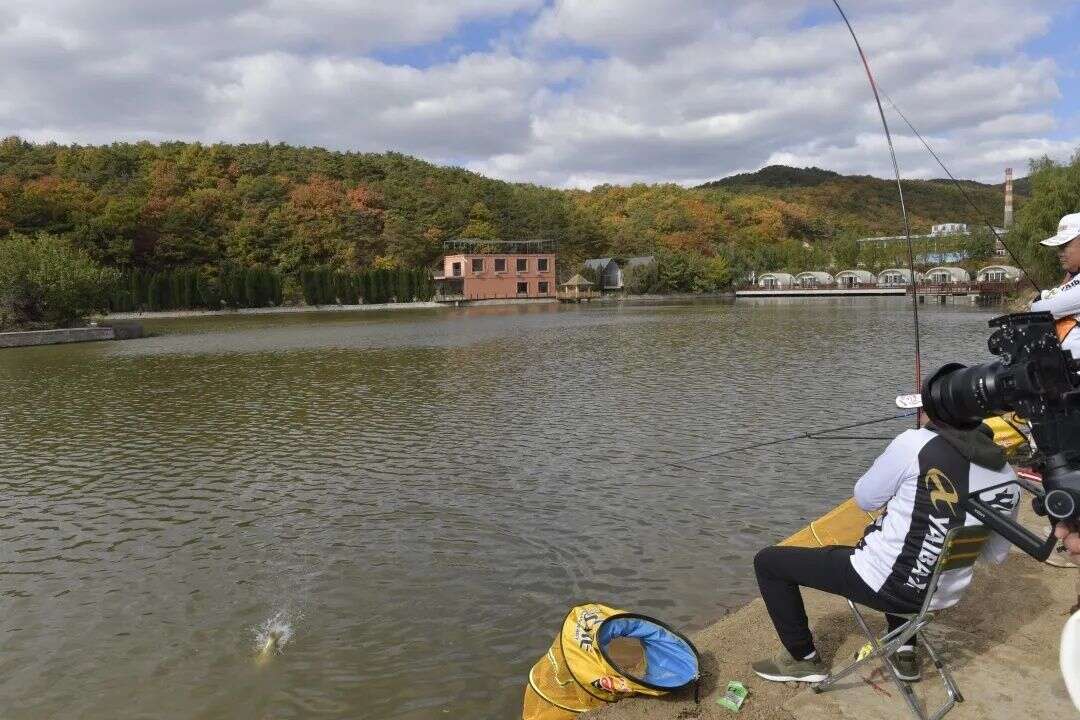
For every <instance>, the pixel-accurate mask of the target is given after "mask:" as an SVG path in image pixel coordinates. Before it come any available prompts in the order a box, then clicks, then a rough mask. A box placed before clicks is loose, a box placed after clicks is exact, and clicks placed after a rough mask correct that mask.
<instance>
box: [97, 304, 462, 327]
mask: <svg viewBox="0 0 1080 720" xmlns="http://www.w3.org/2000/svg"><path fill="white" fill-rule="evenodd" d="M441 307H444V304H443V303H437V302H409V303H372V304H369V305H283V306H281V307H261V308H235V309H230V310H161V311H156V312H155V311H147V312H123V313H109V314H108V315H97V316H94V317H93V318H92V319H93V321H94V322H99V323H100V322H108V321H111V320H159V319H160V320H169V319H174V318H198V317H235V316H238V315H289V314H297V313H320V312H369V311H375V310H430V309H432V308H441Z"/></svg>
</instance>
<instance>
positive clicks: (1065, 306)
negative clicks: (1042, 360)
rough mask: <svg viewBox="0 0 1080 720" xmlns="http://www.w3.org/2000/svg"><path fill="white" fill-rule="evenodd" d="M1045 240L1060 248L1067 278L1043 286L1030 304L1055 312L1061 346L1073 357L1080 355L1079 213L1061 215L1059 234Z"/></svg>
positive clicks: (1038, 309)
mask: <svg viewBox="0 0 1080 720" xmlns="http://www.w3.org/2000/svg"><path fill="white" fill-rule="evenodd" d="M1042 244H1043V245H1046V246H1047V247H1052V248H1056V249H1057V253H1058V259H1059V260H1060V261H1061V267H1062V268H1063V269H1064V270H1065V282H1063V283H1062V284H1061V285H1059V286H1058V287H1056V288H1054V289H1053V290H1044V291H1043V293H1042V299H1041V300H1037V301H1036V302H1034V303H1032V304H1031V310H1032V312H1049V313H1052V314H1053V316H1054V318H1055V319H1056V320H1057V335H1058V340H1060V341H1061V346H1062V347H1063V348H1065V349H1066V350H1071V351H1072V354H1073V357H1074V358H1080V329H1077V320H1078V319H1080V213H1072V214H1071V215H1066V216H1065V217H1063V218H1061V222H1060V223H1058V230H1057V234H1056V235H1054V236H1053V237H1050V238H1047V239H1045V240H1043V241H1042Z"/></svg>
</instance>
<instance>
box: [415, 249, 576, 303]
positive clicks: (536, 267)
mask: <svg viewBox="0 0 1080 720" xmlns="http://www.w3.org/2000/svg"><path fill="white" fill-rule="evenodd" d="M445 249H446V251H447V254H446V257H444V258H443V268H442V270H443V271H442V274H441V275H436V276H435V287H436V290H437V295H436V299H438V298H439V296H443V297H446V298H460V299H465V300H494V299H500V298H554V297H555V295H556V290H557V288H556V286H555V252H554V243H551V242H550V241H545V240H528V241H510V242H502V243H499V242H490V241H480V240H455V241H450V242H447V243H446V245H445ZM492 250H496V251H503V252H490V251H492ZM455 251H456V252H455Z"/></svg>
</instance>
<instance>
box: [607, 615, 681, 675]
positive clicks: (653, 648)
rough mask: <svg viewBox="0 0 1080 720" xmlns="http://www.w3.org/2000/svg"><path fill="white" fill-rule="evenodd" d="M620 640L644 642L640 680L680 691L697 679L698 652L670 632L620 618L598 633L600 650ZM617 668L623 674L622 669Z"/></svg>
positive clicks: (647, 622) (638, 621)
mask: <svg viewBox="0 0 1080 720" xmlns="http://www.w3.org/2000/svg"><path fill="white" fill-rule="evenodd" d="M620 637H624V638H636V639H637V640H638V641H640V642H641V648H642V651H643V652H644V653H645V676H644V677H642V678H640V679H641V680H644V681H645V682H647V683H649V684H650V685H656V686H657V687H662V688H679V687H682V686H683V685H686V684H687V683H689V682H691V681H693V680H695V679H697V676H698V658H697V653H695V652H694V649H693V648H692V647H691V646H690V645H689V644H688V643H687V642H686V641H685V640H683V639H682V638H681V637H679V636H678V635H675V634H674V633H672V632H671V631H670V630H667V629H665V628H663V627H661V626H660V625H657V624H656V623H654V622H651V621H649V620H646V619H645V618H640V617H617V618H612V619H610V620H606V621H604V623H603V624H602V625H601V626H600V631H599V632H598V633H597V639H598V640H599V642H600V647H602V648H605V650H606V649H607V646H608V644H609V643H610V642H611V641H612V640H614V639H615V638H620ZM617 669H618V670H619V671H620V672H623V670H622V668H617ZM624 674H627V675H629V673H624ZM629 676H630V677H633V676H632V675H629Z"/></svg>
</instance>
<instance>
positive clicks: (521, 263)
mask: <svg viewBox="0 0 1080 720" xmlns="http://www.w3.org/2000/svg"><path fill="white" fill-rule="evenodd" d="M528 269H529V259H528V258H518V259H517V271H518V272H525V271H527V270H528Z"/></svg>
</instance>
